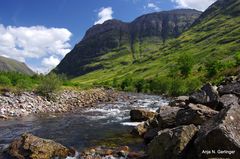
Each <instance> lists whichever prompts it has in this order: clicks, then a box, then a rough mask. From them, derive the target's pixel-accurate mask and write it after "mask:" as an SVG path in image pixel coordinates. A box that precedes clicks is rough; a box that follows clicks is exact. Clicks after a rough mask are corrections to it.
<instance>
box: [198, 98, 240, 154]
mask: <svg viewBox="0 0 240 159" xmlns="http://www.w3.org/2000/svg"><path fill="white" fill-rule="evenodd" d="M239 121H240V106H239V104H238V103H232V104H230V105H229V106H228V107H227V108H225V109H223V110H222V111H221V112H220V113H219V114H218V115H216V116H215V117H213V118H212V119H210V120H209V121H208V122H205V123H204V124H203V125H202V126H201V129H200V130H199V133H198V135H197V138H196V140H195V146H196V149H197V151H198V155H199V157H200V158H203V159H204V158H231V159H239V156H240V124H239Z"/></svg>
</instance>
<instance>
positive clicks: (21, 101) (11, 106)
mask: <svg viewBox="0 0 240 159" xmlns="http://www.w3.org/2000/svg"><path fill="white" fill-rule="evenodd" d="M118 97H119V93H117V92H115V91H113V90H110V89H108V90H107V89H103V88H97V89H90V90H86V91H75V90H64V91H61V92H59V93H57V94H55V95H54V99H48V98H46V97H43V96H40V95H38V94H36V93H34V92H22V93H12V92H5V93H2V94H1V95H0V120H1V119H9V118H16V117H23V116H27V115H30V114H40V113H63V112H73V111H76V110H77V109H79V108H82V107H93V106H94V105H96V104H97V103H101V102H111V101H115V100H116V98H118Z"/></svg>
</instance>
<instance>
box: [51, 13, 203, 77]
mask: <svg viewBox="0 0 240 159" xmlns="http://www.w3.org/2000/svg"><path fill="white" fill-rule="evenodd" d="M200 13H201V12H200V11H197V10H193V9H178V10H172V11H162V12H157V13H150V14H146V15H142V16H140V17H138V18H136V19H135V20H133V21H132V22H128V23H126V22H122V21H120V20H115V19H114V20H108V21H106V22H104V23H103V24H97V25H94V26H92V27H91V28H90V29H88V30H87V32H86V34H85V36H84V38H83V39H82V40H81V41H80V42H79V43H78V44H76V45H75V47H74V49H73V50H72V51H71V52H70V53H68V54H67V55H66V56H65V58H64V59H63V60H62V61H61V63H60V64H59V65H58V66H57V67H56V68H55V69H54V72H56V73H64V74H67V75H69V76H79V75H83V74H85V73H88V72H91V71H93V70H96V69H101V68H102V66H100V65H98V66H96V67H91V68H89V67H85V66H86V65H88V64H90V63H91V62H92V61H95V60H97V59H96V58H98V57H99V56H102V55H104V54H105V53H107V52H111V50H112V49H120V50H121V49H122V48H124V49H126V52H128V53H129V54H131V56H132V58H133V61H137V60H138V59H139V57H141V56H143V55H142V54H143V53H142V52H143V51H142V50H141V49H142V48H141V45H142V42H143V41H145V39H146V38H148V39H150V40H153V41H156V42H164V41H166V40H168V39H171V38H175V37H177V36H179V35H180V33H181V32H183V31H184V30H186V29H187V28H188V27H190V26H191V24H192V23H193V22H194V20H195V19H196V18H197V17H198V16H200ZM145 17H147V18H145ZM138 21H140V22H138ZM77 60H79V61H77Z"/></svg>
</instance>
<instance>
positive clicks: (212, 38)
mask: <svg viewBox="0 0 240 159" xmlns="http://www.w3.org/2000/svg"><path fill="white" fill-rule="evenodd" d="M236 6H237V7H236V8H237V9H238V10H240V8H239V5H236ZM236 8H235V9H236ZM239 39H240V17H239V16H231V15H228V14H220V15H214V17H211V16H209V17H205V18H204V19H203V20H202V21H201V22H199V23H198V24H197V25H195V26H193V27H192V28H191V29H189V30H188V31H186V32H185V33H183V34H182V35H181V36H180V37H179V38H177V39H174V40H169V41H167V42H165V43H163V42H158V43H152V42H151V41H150V40H151V39H147V40H144V43H142V44H140V43H136V44H135V45H134V46H135V50H137V51H136V54H137V57H138V62H133V58H132V54H131V53H130V51H129V50H130V49H129V48H128V46H126V48H125V49H123V50H121V52H119V51H118V52H114V51H113V52H110V53H108V54H106V55H104V56H102V57H100V58H101V59H100V60H99V61H98V62H93V63H92V64H91V65H95V64H102V65H103V66H104V68H105V69H102V70H97V71H94V72H91V73H88V74H86V75H84V76H80V77H77V78H75V79H73V80H72V81H73V82H76V83H79V84H83V85H91V84H93V83H101V82H106V81H109V82H110V83H111V81H112V80H113V79H114V78H117V79H123V78H125V77H126V76H127V75H131V76H132V77H134V78H145V79H147V78H153V77H155V76H166V74H167V73H168V72H169V69H170V68H171V66H174V65H175V64H176V61H177V59H178V57H179V56H180V55H181V54H183V53H186V54H191V55H193V57H194V59H195V66H194V70H193V72H192V75H191V76H195V77H196V76H202V75H203V73H199V72H197V69H198V68H199V67H200V66H201V65H203V64H204V63H205V62H206V61H207V60H208V59H213V60H214V59H216V60H223V61H231V60H233V57H234V55H235V54H236V52H238V51H239V50H240V40H239ZM139 50H141V54H140V53H139ZM116 54H120V56H114V55H116ZM140 55H141V56H140ZM103 59H104V60H103Z"/></svg>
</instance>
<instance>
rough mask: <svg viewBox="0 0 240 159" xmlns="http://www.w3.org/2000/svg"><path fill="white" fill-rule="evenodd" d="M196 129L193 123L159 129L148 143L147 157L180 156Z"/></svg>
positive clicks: (168, 157)
mask: <svg viewBox="0 0 240 159" xmlns="http://www.w3.org/2000/svg"><path fill="white" fill-rule="evenodd" d="M197 131H198V129H197V127H196V126H194V125H193V124H192V125H188V126H179V127H176V128H173V129H165V130H162V131H159V132H158V136H156V137H155V138H154V139H153V140H152V141H151V142H150V143H149V145H148V148H147V153H148V156H149V159H176V158H181V157H182V155H183V153H184V151H185V150H186V149H187V145H188V144H189V143H190V141H191V140H192V138H193V136H194V135H195V134H196V132H197Z"/></svg>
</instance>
